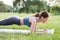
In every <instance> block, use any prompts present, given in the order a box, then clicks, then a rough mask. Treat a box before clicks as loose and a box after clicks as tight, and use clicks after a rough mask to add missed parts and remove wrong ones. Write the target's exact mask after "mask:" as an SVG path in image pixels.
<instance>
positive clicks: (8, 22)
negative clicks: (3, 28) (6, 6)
mask: <svg viewBox="0 0 60 40" xmlns="http://www.w3.org/2000/svg"><path fill="white" fill-rule="evenodd" d="M12 24H17V25H20V17H17V16H11V17H8V18H5V19H3V20H0V25H12Z"/></svg>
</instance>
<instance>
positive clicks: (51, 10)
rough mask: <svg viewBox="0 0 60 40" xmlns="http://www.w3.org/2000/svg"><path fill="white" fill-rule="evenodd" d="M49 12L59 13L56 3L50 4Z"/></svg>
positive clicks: (59, 7)
mask: <svg viewBox="0 0 60 40" xmlns="http://www.w3.org/2000/svg"><path fill="white" fill-rule="evenodd" d="M50 12H51V13H52V14H55V15H59V14H60V6H58V5H54V6H52V7H51V9H50Z"/></svg>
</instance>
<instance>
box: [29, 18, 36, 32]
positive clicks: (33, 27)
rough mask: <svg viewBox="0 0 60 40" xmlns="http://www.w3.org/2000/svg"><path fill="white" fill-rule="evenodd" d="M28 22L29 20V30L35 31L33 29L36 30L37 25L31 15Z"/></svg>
mask: <svg viewBox="0 0 60 40" xmlns="http://www.w3.org/2000/svg"><path fill="white" fill-rule="evenodd" d="M30 22H31V27H30V31H31V32H35V31H36V26H37V21H36V19H35V18H34V17H33V18H30Z"/></svg>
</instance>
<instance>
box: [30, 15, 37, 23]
mask: <svg viewBox="0 0 60 40" xmlns="http://www.w3.org/2000/svg"><path fill="white" fill-rule="evenodd" d="M29 21H30V22H31V21H37V20H36V17H34V16H31V17H29Z"/></svg>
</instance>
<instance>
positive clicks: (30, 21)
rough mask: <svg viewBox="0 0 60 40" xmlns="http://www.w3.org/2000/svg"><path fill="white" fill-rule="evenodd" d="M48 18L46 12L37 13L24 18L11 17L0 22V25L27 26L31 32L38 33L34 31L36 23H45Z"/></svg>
mask: <svg viewBox="0 0 60 40" xmlns="http://www.w3.org/2000/svg"><path fill="white" fill-rule="evenodd" d="M48 17H49V14H48V12H47V11H42V12H38V13H36V14H35V15H32V16H27V17H24V18H20V17H16V16H11V17H8V18H5V19H3V20H0V25H12V24H17V25H27V26H28V27H30V31H31V32H38V30H36V26H37V23H38V22H43V23H45V22H46V21H47V20H48Z"/></svg>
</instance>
